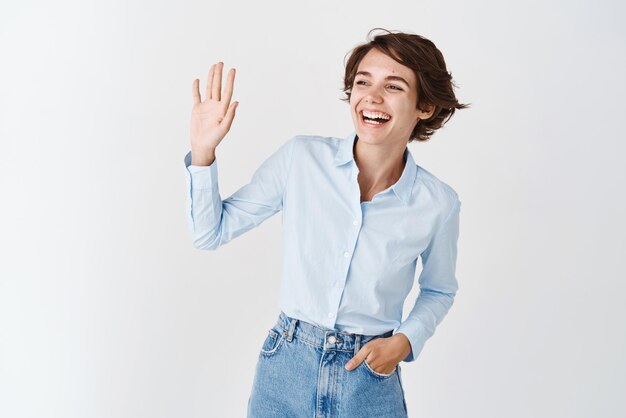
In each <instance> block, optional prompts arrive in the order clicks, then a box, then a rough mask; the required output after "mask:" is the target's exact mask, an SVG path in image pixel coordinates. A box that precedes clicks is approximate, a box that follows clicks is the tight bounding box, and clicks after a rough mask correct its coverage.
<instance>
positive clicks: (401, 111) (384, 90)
mask: <svg viewBox="0 0 626 418" xmlns="http://www.w3.org/2000/svg"><path fill="white" fill-rule="evenodd" d="M416 83H417V78H416V76H415V73H414V72H413V70H411V69H410V68H409V67H406V66H404V65H402V64H400V63H398V62H397V61H395V60H394V59H393V58H391V57H389V56H387V55H386V54H384V53H383V52H381V51H379V50H378V49H376V48H372V49H371V50H370V51H369V52H368V53H367V54H366V55H365V56H364V57H363V59H362V60H361V62H360V63H359V67H358V69H357V72H356V76H355V78H354V84H353V85H352V92H351V96H350V110H351V114H352V121H353V123H354V127H355V130H356V133H357V136H358V137H359V140H362V141H364V142H367V143H371V144H383V143H387V144H389V145H391V144H397V145H398V146H400V147H404V146H406V144H407V143H408V140H409V138H410V136H411V133H412V132H413V128H415V124H416V123H417V121H418V120H419V119H423V118H428V117H429V116H430V114H432V112H430V113H425V112H422V111H420V110H419V109H417V108H416V103H417V86H416ZM363 110H365V111H366V115H369V116H381V115H380V114H378V115H377V114H376V112H382V113H383V115H382V116H383V117H385V118H388V121H387V122H385V121H382V122H383V123H381V122H371V123H370V122H368V120H367V118H364V116H363ZM368 110H369V111H372V112H374V114H373V115H372V114H369V113H368V112H367V111H368Z"/></svg>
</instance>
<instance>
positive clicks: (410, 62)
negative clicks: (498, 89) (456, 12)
mask: <svg viewBox="0 0 626 418" xmlns="http://www.w3.org/2000/svg"><path fill="white" fill-rule="evenodd" d="M377 29H382V30H383V31H385V32H387V33H386V34H382V35H377V36H375V37H374V39H372V40H370V41H369V42H368V43H365V44H361V45H358V46H357V47H355V48H354V49H352V51H350V52H349V53H350V57H349V59H348V62H347V64H346V71H345V75H344V79H343V82H344V87H343V92H344V93H345V95H346V98H342V99H340V100H342V101H346V102H350V96H351V92H352V85H353V84H354V77H355V73H356V71H357V69H358V67H359V63H360V62H361V60H362V59H363V57H365V55H366V54H367V53H368V52H369V51H370V50H371V49H372V48H376V49H378V50H379V51H381V52H382V53H384V54H385V55H387V56H389V57H391V58H393V59H394V60H395V61H397V62H399V63H400V64H402V65H404V66H406V67H409V68H411V69H412V70H413V72H414V73H415V76H416V78H417V103H416V108H417V109H420V110H423V111H427V110H428V106H430V105H434V106H435V110H434V112H433V114H432V115H431V117H430V118H428V119H420V120H419V121H418V123H417V125H416V126H415V128H414V129H413V132H412V133H411V137H410V138H409V142H412V141H414V140H417V141H427V140H428V139H430V136H431V135H432V134H433V133H435V131H436V130H437V129H439V128H441V127H442V126H443V125H444V124H445V123H446V122H447V121H448V120H449V119H450V118H451V117H452V115H453V114H454V111H455V110H456V109H465V108H466V107H469V104H461V103H459V102H458V100H457V98H456V96H455V95H454V91H453V88H454V87H456V84H454V82H453V81H452V73H449V72H448V70H447V69H446V62H445V60H444V59H443V54H442V53H441V51H439V49H437V47H436V46H435V44H434V43H433V42H431V41H430V40H428V39H426V38H424V37H423V36H420V35H414V34H409V33H402V32H397V33H392V32H390V31H388V30H386V29H383V28H374V29H372V30H370V31H369V33H368V39H369V37H370V35H371V33H372V32H373V31H375V30H377ZM344 61H345V57H344Z"/></svg>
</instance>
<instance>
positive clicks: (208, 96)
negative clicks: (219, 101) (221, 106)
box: [204, 64, 215, 100]
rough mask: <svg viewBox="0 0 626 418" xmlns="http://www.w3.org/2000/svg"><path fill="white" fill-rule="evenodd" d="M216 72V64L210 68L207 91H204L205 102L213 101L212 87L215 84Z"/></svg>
mask: <svg viewBox="0 0 626 418" xmlns="http://www.w3.org/2000/svg"><path fill="white" fill-rule="evenodd" d="M214 71H215V64H213V65H211V68H209V76H208V77H207V80H206V89H205V91H204V100H209V99H211V85H212V84H213V73H214Z"/></svg>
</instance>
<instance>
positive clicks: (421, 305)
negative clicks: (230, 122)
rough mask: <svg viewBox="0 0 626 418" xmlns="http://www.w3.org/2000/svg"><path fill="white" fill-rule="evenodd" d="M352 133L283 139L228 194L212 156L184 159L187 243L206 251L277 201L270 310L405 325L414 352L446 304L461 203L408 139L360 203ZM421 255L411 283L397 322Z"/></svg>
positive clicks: (359, 326) (272, 209)
mask: <svg viewBox="0 0 626 418" xmlns="http://www.w3.org/2000/svg"><path fill="white" fill-rule="evenodd" d="M355 141H358V138H357V136H356V132H352V133H351V134H350V135H348V136H347V137H345V138H336V137H323V136H314V135H298V136H295V137H293V138H291V139H290V140H288V141H287V142H285V143H283V144H282V145H281V146H280V147H279V149H278V150H277V151H275V152H274V153H273V154H272V155H270V156H269V157H268V158H267V159H266V160H265V161H264V162H263V163H262V164H261V165H260V166H259V168H258V169H257V170H256V171H255V172H254V174H253V176H252V179H251V180H250V182H249V183H248V184H246V185H244V186H242V187H241V188H239V189H238V190H237V191H236V192H235V193H233V194H232V195H231V196H230V197H228V198H226V199H222V198H221V196H220V194H219V188H218V176H217V172H218V170H217V165H218V161H217V158H216V159H215V161H213V163H212V164H211V165H210V166H193V165H191V152H189V153H188V154H187V155H186V156H185V159H184V162H185V167H186V170H185V174H186V179H187V190H188V195H187V196H188V199H187V216H188V222H189V226H190V229H191V231H192V236H193V244H194V246H195V247H196V248H198V249H201V250H216V249H217V248H219V247H220V246H222V245H224V244H226V243H228V242H229V241H230V240H232V239H234V238H236V237H238V236H239V235H241V234H243V233H244V232H246V231H249V230H250V229H252V228H254V227H256V226H258V225H259V224H261V223H262V222H263V221H264V220H266V219H267V218H269V217H270V216H272V215H274V214H276V213H277V212H279V211H282V234H283V240H282V243H283V248H282V250H283V261H282V278H281V285H280V309H281V310H282V311H283V312H284V313H285V314H287V315H289V316H290V317H292V318H297V319H301V320H303V321H307V322H310V323H313V324H315V325H317V326H319V327H323V328H327V329H337V330H339V331H342V332H349V333H356V334H364V335H379V334H382V333H385V332H387V331H389V330H391V329H393V330H394V334H396V333H398V332H401V333H403V334H405V335H406V336H407V337H408V339H409V341H410V344H411V352H410V353H409V355H408V356H407V357H406V358H405V359H404V360H403V361H405V362H410V361H414V360H415V358H416V357H417V356H418V354H419V353H420V352H421V350H422V348H423V346H424V343H425V342H426V340H427V339H428V338H430V337H431V336H432V335H433V334H434V332H435V327H436V326H437V325H438V324H439V322H440V321H441V320H442V319H443V318H444V316H445V315H446V314H447V312H448V310H449V309H450V307H451V306H452V303H453V301H454V297H455V295H456V292H457V289H458V283H457V279H456V276H455V270H456V258H457V239H458V235H459V213H460V206H461V202H460V200H459V198H458V195H457V193H456V192H455V191H454V190H453V189H452V188H451V187H450V186H449V185H447V184H446V183H444V182H442V181H441V180H439V179H438V178H436V177H435V176H434V175H433V174H431V173H430V172H428V171H427V170H425V169H424V168H422V167H421V166H419V165H417V164H416V163H415V161H414V160H413V156H412V155H411V152H410V150H409V148H408V147H407V148H406V149H405V151H404V159H405V161H406V164H405V166H404V170H403V172H402V175H401V177H400V179H399V180H398V181H397V182H396V183H395V184H393V185H392V186H390V187H388V188H387V189H385V190H383V191H381V192H379V193H377V194H376V195H375V196H374V197H373V198H372V200H371V201H364V202H361V193H360V188H359V184H358V181H357V176H358V174H359V168H358V166H357V165H356V162H355V160H354V145H355ZM419 257H421V262H422V271H421V273H420V276H419V279H418V283H419V286H420V292H419V295H418V297H417V300H416V301H415V304H414V306H413V309H412V310H411V312H410V313H409V315H408V317H407V318H406V319H405V320H404V321H402V309H403V305H404V301H405V299H406V297H407V295H408V294H409V292H410V291H411V288H412V286H413V282H414V278H415V271H416V264H417V260H418V258H419Z"/></svg>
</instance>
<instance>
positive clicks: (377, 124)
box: [359, 109, 392, 128]
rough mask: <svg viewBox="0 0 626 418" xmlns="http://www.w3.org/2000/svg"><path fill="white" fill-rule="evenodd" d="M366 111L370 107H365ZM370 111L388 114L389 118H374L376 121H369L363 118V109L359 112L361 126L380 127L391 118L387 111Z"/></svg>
mask: <svg viewBox="0 0 626 418" xmlns="http://www.w3.org/2000/svg"><path fill="white" fill-rule="evenodd" d="M366 111H370V109H366ZM372 112H379V113H384V114H385V115H388V116H389V119H387V120H384V119H376V121H375V122H373V121H371V120H368V119H365V116H364V115H363V111H362V110H361V111H360V112H359V119H360V120H361V124H362V125H363V126H365V127H368V128H380V127H381V126H383V125H385V124H387V122H389V121H390V120H391V119H392V117H391V115H389V114H388V113H386V112H382V111H374V110H372Z"/></svg>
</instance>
